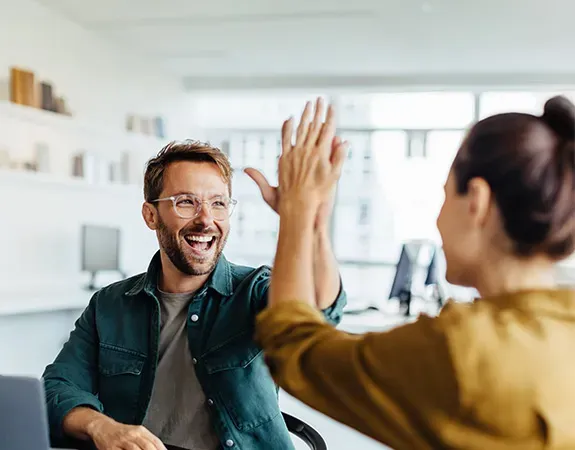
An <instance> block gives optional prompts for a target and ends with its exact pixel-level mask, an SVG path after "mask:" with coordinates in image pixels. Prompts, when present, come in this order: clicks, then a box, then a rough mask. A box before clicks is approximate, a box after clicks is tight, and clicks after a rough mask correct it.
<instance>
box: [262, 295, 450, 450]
mask: <svg viewBox="0 0 575 450" xmlns="http://www.w3.org/2000/svg"><path fill="white" fill-rule="evenodd" d="M256 330H257V335H256V339H257V340H258V342H259V343H260V345H262V347H263V348H264V350H265V354H266V361H267V363H268V365H269V367H270V372H271V374H272V376H273V378H274V380H275V381H276V383H277V384H278V385H279V386H280V387H281V388H283V389H284V390H285V391H287V392H288V393H290V394H291V395H293V396H294V397H296V398H297V399H299V400H301V401H303V402H304V403H306V404H307V405H309V406H311V407H312V408H314V409H317V410H318V411H320V412H322V413H324V414H326V415H328V416H330V417H332V418H334V419H335V420H337V421H339V422H342V423H344V424H346V425H348V426H350V427H352V428H355V429H356V430H358V431H360V432H362V433H364V434H366V435H368V436H370V437H372V438H374V439H376V440H378V441H380V442H382V443H384V444H386V445H388V446H390V447H392V448H395V449H408V448H409V449H411V448H421V449H429V448H440V447H442V446H441V443H440V442H439V441H438V436H439V435H440V434H442V433H449V432H450V430H452V431H453V432H457V426H458V424H457V423H456V422H455V421H454V420H453V419H454V417H456V416H457V414H458V411H459V403H458V394H457V393H458V389H457V383H456V378H455V373H454V370H453V368H452V364H451V357H450V354H449V351H448V345H447V341H446V338H445V334H444V332H443V330H442V329H441V327H440V325H439V324H438V322H437V321H436V320H435V319H431V318H428V317H422V318H420V319H419V320H418V321H417V322H415V323H413V324H409V325H405V326H402V327H399V328H396V329H394V330H391V331H389V332H386V333H372V334H367V335H361V336H360V335H350V334H347V333H343V332H341V331H338V330H336V329H334V328H333V327H332V326H330V325H328V324H327V323H326V322H325V320H324V319H323V317H322V316H321V314H320V313H319V312H317V310H315V309H314V308H312V307H310V306H309V305H307V304H305V303H303V302H292V303H288V302H284V303H280V304H276V305H275V306H272V307H271V308H269V309H268V310H266V311H264V312H263V313H261V314H260V315H259V316H258V318H257V324H256Z"/></svg>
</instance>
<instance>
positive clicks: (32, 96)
mask: <svg viewBox="0 0 575 450" xmlns="http://www.w3.org/2000/svg"><path fill="white" fill-rule="evenodd" d="M34 78H35V77H34V73H33V72H30V71H28V70H23V69H19V68H17V67H12V69H11V70H10V101H12V102H13V103H17V104H19V105H25V106H32V107H35V106H36V105H37V101H36V87H35V83H34Z"/></svg>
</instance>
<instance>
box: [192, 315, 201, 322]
mask: <svg viewBox="0 0 575 450" xmlns="http://www.w3.org/2000/svg"><path fill="white" fill-rule="evenodd" d="M190 319H192V322H197V321H198V320H200V317H199V316H198V315H197V314H192V317H190Z"/></svg>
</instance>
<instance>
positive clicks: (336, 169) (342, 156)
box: [330, 141, 349, 181]
mask: <svg viewBox="0 0 575 450" xmlns="http://www.w3.org/2000/svg"><path fill="white" fill-rule="evenodd" d="M348 149H349V144H348V142H347V141H345V142H340V143H339V145H338V146H337V147H336V148H335V149H334V150H333V151H332V153H331V158H330V160H331V171H332V176H333V178H334V181H336V180H338V179H339V177H340V175H341V170H342V168H343V163H344V162H345V160H346V158H347V150H348Z"/></svg>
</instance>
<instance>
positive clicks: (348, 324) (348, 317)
mask: <svg viewBox="0 0 575 450" xmlns="http://www.w3.org/2000/svg"><path fill="white" fill-rule="evenodd" d="M416 319H417V318H416V317H409V318H407V317H403V316H399V315H391V314H385V313H382V312H381V311H375V310H369V311H366V312H362V313H359V314H344V315H343V318H342V320H341V323H340V324H339V325H338V328H339V329H340V330H342V331H347V332H348V333H354V334H355V333H357V334H360V333H370V332H379V331H386V330H390V329H392V328H395V327H397V326H399V325H403V324H405V323H408V322H413V321H415V320H416Z"/></svg>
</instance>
